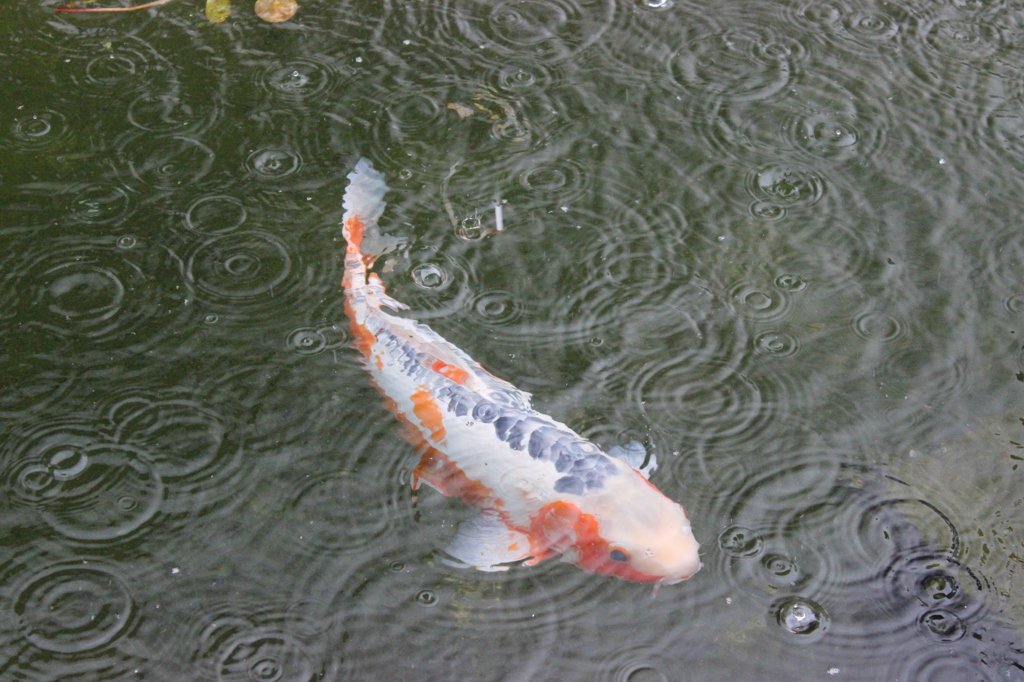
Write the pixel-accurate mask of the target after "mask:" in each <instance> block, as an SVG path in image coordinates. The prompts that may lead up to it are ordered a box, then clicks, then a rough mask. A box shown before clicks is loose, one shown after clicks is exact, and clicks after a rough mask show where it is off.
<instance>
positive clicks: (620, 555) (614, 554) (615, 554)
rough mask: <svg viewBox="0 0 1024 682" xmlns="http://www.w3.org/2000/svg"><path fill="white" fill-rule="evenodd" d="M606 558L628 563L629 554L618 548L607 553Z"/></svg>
mask: <svg viewBox="0 0 1024 682" xmlns="http://www.w3.org/2000/svg"><path fill="white" fill-rule="evenodd" d="M608 556H609V557H610V558H611V560H612V561H621V562H625V561H629V552H627V551H626V550H624V549H621V548H619V547H616V548H614V549H613V550H612V551H611V552H609V553H608Z"/></svg>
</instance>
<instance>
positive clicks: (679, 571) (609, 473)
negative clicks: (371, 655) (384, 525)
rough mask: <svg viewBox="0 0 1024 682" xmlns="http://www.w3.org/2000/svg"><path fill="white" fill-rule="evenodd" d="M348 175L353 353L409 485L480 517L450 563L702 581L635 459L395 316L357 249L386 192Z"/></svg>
mask: <svg viewBox="0 0 1024 682" xmlns="http://www.w3.org/2000/svg"><path fill="white" fill-rule="evenodd" d="M348 177H349V180H350V183H349V186H348V188H347V190H346V192H345V202H344V207H345V209H346V211H345V215H344V218H343V232H344V236H345V240H346V243H347V246H346V253H345V271H344V279H343V282H342V285H343V287H344V292H345V309H346V312H347V314H348V316H349V320H350V325H351V329H352V333H353V336H354V339H355V345H356V347H357V348H358V350H359V351H360V353H361V356H362V361H363V363H364V365H365V367H366V369H367V371H368V372H369V373H370V376H371V381H372V383H373V385H374V386H375V387H376V388H377V389H378V390H379V391H380V392H381V394H383V396H384V398H385V403H386V405H387V407H388V408H389V409H390V410H391V412H392V413H394V415H395V416H396V417H397V418H398V419H399V420H400V421H401V422H402V423H403V424H404V425H405V428H406V434H405V435H406V437H407V438H408V439H409V440H410V442H412V443H413V445H415V446H416V447H417V449H418V452H419V455H420V461H419V464H418V465H417V466H416V468H415V471H414V472H413V486H414V487H418V486H419V485H420V484H421V483H426V484H428V485H429V486H431V487H433V488H435V489H436V490H438V491H440V492H441V493H443V494H445V495H450V496H455V497H459V498H461V499H462V500H464V501H465V502H467V503H469V504H472V505H474V506H476V507H478V508H479V509H480V513H479V514H478V515H477V516H476V517H474V518H472V519H470V520H469V521H466V522H463V523H462V524H461V525H460V527H459V532H458V534H457V535H456V537H455V539H454V540H453V541H452V543H451V544H450V545H449V546H448V548H447V552H448V554H449V555H450V556H451V557H453V558H454V559H456V560H457V561H458V562H459V564H460V565H465V566H470V567H473V568H477V569H481V570H501V569H503V568H505V567H507V566H508V565H509V564H511V563H514V562H524V563H526V564H536V563H537V562H540V561H543V560H545V559H548V558H552V557H560V558H561V559H562V560H564V561H568V562H571V563H574V564H576V565H577V566H579V567H581V568H583V569H586V570H588V571H592V572H594V573H599V574H604V575H613V576H617V577H619V578H622V579H625V580H632V581H638V582H646V583H655V584H656V585H660V584H673V583H677V582H680V581H682V580H686V579H687V578H689V577H690V576H692V575H693V574H694V573H696V572H697V571H698V570H699V569H700V567H701V563H700V559H699V557H698V554H697V550H698V547H699V545H698V544H697V541H696V540H695V539H694V537H693V533H692V530H691V527H690V520H689V518H688V517H687V515H686V512H685V511H684V510H683V508H682V506H681V505H679V504H677V503H676V502H673V501H672V500H670V499H669V498H667V497H665V495H663V494H662V493H661V492H660V491H659V490H658V489H657V488H656V487H655V486H654V485H653V484H651V483H650V482H649V481H648V480H647V474H648V471H647V470H644V469H642V468H641V464H642V462H643V457H642V456H641V457H640V458H639V459H637V458H636V456H635V453H634V457H633V458H632V459H630V457H627V456H622V457H613V456H611V455H609V454H606V453H605V452H602V451H601V449H600V448H598V447H597V446H596V445H594V444H593V443H591V442H590V441H588V440H587V439H585V438H583V437H582V436H580V435H579V434H577V433H575V432H574V431H573V430H572V429H570V428H569V427H568V426H566V425H565V424H562V423H560V422H558V421H556V420H554V419H552V418H551V417H549V416H547V415H545V414H542V413H540V412H537V411H536V410H534V409H533V407H532V405H531V403H530V396H529V394H527V393H525V392H523V391H520V390H518V389H517V388H516V387H515V386H513V385H512V384H510V383H508V382H506V381H503V380H501V379H499V378H497V377H495V376H494V375H492V374H490V373H489V372H487V371H486V370H485V369H483V367H481V366H480V365H479V364H477V363H476V362H475V361H474V360H473V359H472V358H470V357H469V356H468V355H466V354H465V353H464V352H463V351H461V350H460V349H458V348H457V347H455V346H454V345H452V344H451V343H449V342H448V341H446V340H445V339H443V338H442V337H441V336H440V335H438V334H437V333H436V332H434V331H433V330H432V329H430V328H429V327H427V326H426V325H423V324H420V323H418V322H416V321H415V320H412V319H408V318H404V317H400V316H398V315H396V314H394V313H393V312H389V310H390V311H399V310H403V309H406V308H407V306H405V305H403V304H401V303H399V302H398V301H395V300H394V299H392V298H391V297H389V296H388V295H387V294H386V293H385V291H384V286H383V284H382V283H381V281H380V279H379V278H378V277H377V275H376V274H374V273H369V272H368V268H369V267H371V266H372V264H373V260H374V256H372V255H369V254H367V253H366V252H365V251H364V243H365V242H366V241H367V240H368V239H369V240H370V241H372V240H373V239H374V238H376V237H377V235H379V229H378V227H377V221H378V220H379V219H380V217H381V215H382V213H383V211H384V207H385V202H384V194H385V193H386V192H387V190H388V187H387V185H386V183H385V181H384V177H383V175H382V174H381V173H380V172H378V171H376V170H374V169H373V166H372V164H371V163H370V162H369V161H368V160H366V159H361V160H360V161H359V163H358V164H356V167H355V170H354V171H353V172H352V173H350V174H349V176H348ZM634 445H636V446H637V447H640V446H639V445H638V444H634ZM641 451H642V450H641ZM609 452H611V451H609ZM623 452H625V451H623Z"/></svg>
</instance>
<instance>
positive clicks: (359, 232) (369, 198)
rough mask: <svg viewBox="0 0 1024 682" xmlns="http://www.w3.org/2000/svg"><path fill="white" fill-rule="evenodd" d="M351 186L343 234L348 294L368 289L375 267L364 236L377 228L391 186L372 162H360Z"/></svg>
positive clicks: (350, 182) (346, 198)
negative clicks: (368, 277)
mask: <svg viewBox="0 0 1024 682" xmlns="http://www.w3.org/2000/svg"><path fill="white" fill-rule="evenodd" d="M348 179H349V185H348V187H347V188H346V189H345V198H344V200H343V201H342V206H344V208H345V216H344V217H343V218H342V234H343V235H344V236H345V242H346V243H347V247H346V250H345V276H344V279H343V280H342V286H344V287H345V291H346V293H349V292H352V291H355V290H358V289H362V288H364V287H365V286H366V268H367V267H368V266H370V265H372V264H373V260H374V257H373V256H368V255H366V254H364V253H363V237H364V236H365V235H366V231H367V229H368V228H369V229H374V228H375V226H376V224H377V220H378V219H379V218H380V216H381V214H382V213H384V207H385V206H387V202H385V201H384V195H385V194H387V191H388V185H387V183H386V182H385V181H384V174H383V173H381V172H380V171H377V170H374V169H373V162H371V161H370V160H369V159H366V158H363V159H359V162H358V163H357V164H356V167H355V169H354V170H353V171H352V172H351V173H349V174H348Z"/></svg>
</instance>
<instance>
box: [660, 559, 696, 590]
mask: <svg viewBox="0 0 1024 682" xmlns="http://www.w3.org/2000/svg"><path fill="white" fill-rule="evenodd" d="M702 568H704V564H703V563H701V564H699V565H698V566H697V570H696V571H693V572H692V573H688V574H687V575H684V576H665V577H664V578H662V579H661V580H657V581H655V584H657V585H676V584H678V583H681V582H683V581H684V580H689V579H690V578H692V577H693V576H695V575H697V573H699V572H700V569H702Z"/></svg>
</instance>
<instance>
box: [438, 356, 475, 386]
mask: <svg viewBox="0 0 1024 682" xmlns="http://www.w3.org/2000/svg"><path fill="white" fill-rule="evenodd" d="M430 369H431V370H433V371H434V372H437V373H438V374H440V375H441V376H443V377H445V378H447V379H451V380H452V381H454V382H455V383H457V384H458V385H459V386H462V385H463V384H464V383H466V380H467V379H469V373H468V372H467V371H466V370H464V369H462V368H461V367H456V366H455V365H449V364H448V363H447V362H444V361H442V360H435V361H434V364H432V365H431V366H430Z"/></svg>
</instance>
